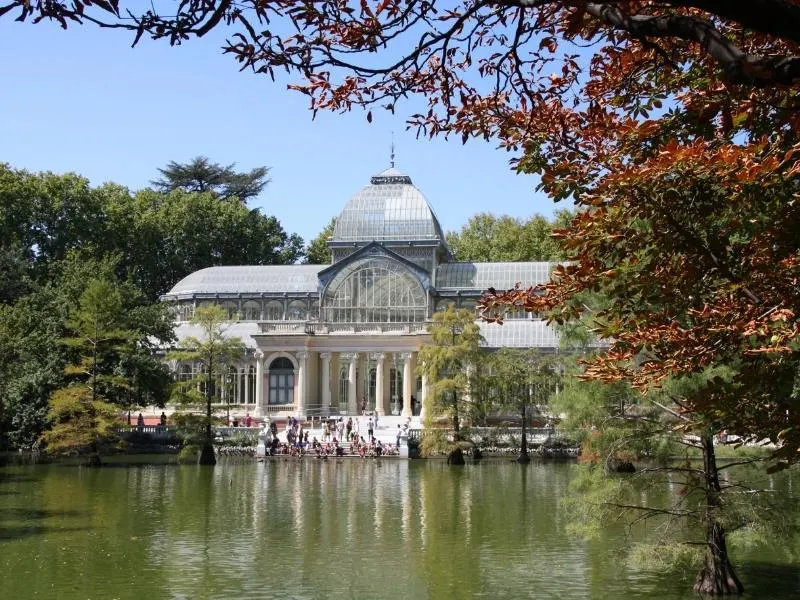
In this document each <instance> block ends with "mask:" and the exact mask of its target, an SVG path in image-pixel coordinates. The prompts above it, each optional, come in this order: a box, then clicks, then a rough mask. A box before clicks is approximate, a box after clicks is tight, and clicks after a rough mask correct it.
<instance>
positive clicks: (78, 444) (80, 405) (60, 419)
mask: <svg viewBox="0 0 800 600" xmlns="http://www.w3.org/2000/svg"><path fill="white" fill-rule="evenodd" d="M48 416H49V418H50V420H51V422H52V425H51V427H50V429H48V430H47V431H45V432H44V434H42V442H43V443H44V445H45V447H46V448H47V451H48V452H49V453H51V454H84V453H88V454H89V455H90V458H91V459H93V460H95V461H99V456H100V451H101V449H102V445H103V444H107V443H109V442H111V441H112V440H114V439H116V434H115V433H114V431H113V428H114V427H118V426H120V425H121V424H122V423H121V420H120V418H119V409H118V407H117V406H115V405H114V404H112V403H110V402H106V401H104V400H102V399H100V397H95V396H93V395H92V391H91V389H89V388H87V387H85V386H81V385H75V386H70V387H65V388H60V389H58V390H56V391H55V392H53V394H52V396H51V397H50V412H49V415H48Z"/></svg>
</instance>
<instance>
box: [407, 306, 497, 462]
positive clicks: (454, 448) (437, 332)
mask: <svg viewBox="0 0 800 600" xmlns="http://www.w3.org/2000/svg"><path fill="white" fill-rule="evenodd" d="M429 332H430V335H431V344H428V345H425V346H423V348H422V349H421V350H420V352H419V366H418V367H417V370H418V372H419V373H421V374H422V375H425V376H427V378H428V381H429V382H431V383H432V386H433V394H431V397H430V398H428V397H426V399H425V401H426V403H428V404H427V406H426V412H427V414H428V415H430V417H435V416H440V415H443V416H446V417H447V418H448V420H449V421H450V427H451V429H452V441H453V443H452V444H449V460H450V461H451V462H455V463H456V464H459V463H460V464H463V461H464V458H463V456H462V451H461V447H460V442H462V441H463V435H462V432H461V421H462V420H464V419H470V418H471V417H472V416H474V414H475V412H476V403H475V400H476V399H475V397H474V396H472V395H471V394H470V388H476V387H478V386H477V385H476V379H477V378H478V377H479V376H480V375H481V369H480V366H481V358H482V353H481V348H480V344H481V334H480V328H479V327H478V324H477V323H476V322H475V313H474V312H473V311H470V310H466V309H463V308H461V309H457V308H455V307H454V306H453V305H452V304H451V305H449V306H448V307H447V310H444V311H440V312H437V313H435V314H434V315H433V321H432V323H431V325H430V327H429ZM430 437H431V439H433V436H430ZM423 441H424V440H423Z"/></svg>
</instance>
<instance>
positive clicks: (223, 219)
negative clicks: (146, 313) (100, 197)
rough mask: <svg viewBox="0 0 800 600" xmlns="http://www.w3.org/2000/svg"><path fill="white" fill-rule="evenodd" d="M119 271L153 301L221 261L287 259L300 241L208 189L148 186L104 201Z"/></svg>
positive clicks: (297, 252) (295, 254) (274, 221)
mask: <svg viewBox="0 0 800 600" xmlns="http://www.w3.org/2000/svg"><path fill="white" fill-rule="evenodd" d="M107 212H108V219H109V222H110V223H111V229H112V231H113V232H114V236H115V237H114V248H115V249H117V250H118V251H119V252H121V254H122V260H121V262H120V270H121V271H122V272H123V273H125V274H126V275H130V277H131V278H132V280H133V281H134V282H135V283H136V285H137V286H138V287H140V288H141V289H142V290H143V291H145V293H146V294H147V295H148V297H149V298H151V299H153V300H155V299H157V298H158V296H159V295H161V294H164V293H166V292H167V291H169V289H170V288H171V287H172V286H173V285H175V283H177V282H178V281H180V280H181V279H182V278H183V277H186V276H187V275H189V274H190V273H192V272H194V271H197V270H199V269H204V268H206V267H213V266H220V265H244V264H249V265H271V264H292V263H294V262H296V261H297V260H298V259H299V258H300V257H301V256H302V255H303V240H302V238H301V237H300V236H298V235H297V234H287V233H286V232H285V231H284V229H283V227H281V224H280V222H279V221H278V220H277V219H276V218H275V217H274V216H269V215H264V214H262V213H261V211H260V210H258V209H253V210H250V209H248V208H247V207H246V206H244V205H243V204H241V203H239V202H219V200H218V199H217V197H216V196H214V195H213V194H211V193H208V192H205V193H187V192H183V191H181V190H177V191H173V192H171V193H169V194H162V193H156V192H153V191H151V190H143V191H140V192H137V193H136V194H135V195H133V196H130V195H129V196H116V197H115V202H114V204H113V205H111V206H108V208H107Z"/></svg>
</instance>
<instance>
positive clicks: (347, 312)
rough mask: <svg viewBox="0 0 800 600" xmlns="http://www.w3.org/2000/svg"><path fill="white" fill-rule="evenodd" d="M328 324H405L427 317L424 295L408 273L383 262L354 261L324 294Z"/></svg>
mask: <svg viewBox="0 0 800 600" xmlns="http://www.w3.org/2000/svg"><path fill="white" fill-rule="evenodd" d="M322 311H323V318H324V320H325V321H327V322H330V323H409V322H420V321H424V320H425V319H426V317H427V294H426V293H425V290H424V289H423V287H422V284H420V282H419V281H418V280H417V279H416V278H415V277H414V275H413V274H412V273H410V272H409V270H408V269H406V268H404V267H403V266H402V265H400V264H398V263H397V262H395V261H393V260H390V259H386V258H366V259H363V260H358V261H354V262H353V263H351V264H349V265H347V266H346V267H345V268H343V269H342V271H341V272H340V273H338V274H337V275H336V277H335V278H334V279H333V280H332V281H331V282H330V284H329V285H328V287H327V288H326V290H325V297H324V299H323V303H322Z"/></svg>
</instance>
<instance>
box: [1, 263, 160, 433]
mask: <svg viewBox="0 0 800 600" xmlns="http://www.w3.org/2000/svg"><path fill="white" fill-rule="evenodd" d="M87 254H91V253H87ZM51 266H52V279H51V280H50V281H48V282H46V283H44V284H43V285H41V286H40V287H38V288H37V289H35V290H34V291H33V292H32V293H30V294H28V295H26V296H23V297H21V298H19V299H18V300H17V302H15V303H14V304H13V305H9V306H3V307H2V308H0V316H1V317H2V318H0V405H2V407H3V409H2V410H0V418H2V419H3V420H4V422H3V428H2V431H3V434H4V435H3V438H5V439H1V438H0V444H2V443H8V444H9V445H10V446H11V447H12V448H30V447H32V446H33V445H35V444H36V443H37V442H38V440H39V439H40V437H41V434H42V432H43V431H44V429H45V428H46V427H47V426H48V418H47V413H48V411H49V398H50V396H51V394H52V393H53V392H54V391H55V390H57V389H60V388H62V387H65V386H66V385H67V383H68V378H67V375H66V374H65V368H66V367H67V366H68V365H75V364H77V363H79V362H80V360H81V359H80V351H79V349H76V348H74V347H69V346H67V345H65V344H62V343H59V342H60V340H63V339H64V338H70V337H75V336H74V333H73V332H72V331H70V330H68V329H67V325H66V324H67V322H68V321H69V320H70V319H71V315H72V313H73V312H74V310H75V307H76V306H78V305H79V303H80V299H81V296H82V295H83V294H84V293H85V291H86V286H87V282H88V281H93V280H99V281H103V282H107V283H108V284H109V285H111V286H112V287H113V288H114V289H115V290H116V291H117V293H119V295H120V298H121V301H122V309H121V312H120V315H119V326H120V327H121V328H123V329H126V330H131V331H134V332H136V338H135V342H136V343H135V344H126V345H123V346H122V347H121V348H119V351H115V352H113V353H112V352H108V353H107V354H106V357H105V359H104V362H103V365H102V368H103V373H104V374H105V375H109V376H110V377H111V379H108V380H107V381H106V382H105V383H104V385H105V386H107V387H106V388H105V390H104V393H105V394H106V395H107V396H108V397H109V398H111V399H113V401H114V402H115V403H116V402H121V403H123V404H124V403H125V402H122V400H123V399H124V398H129V397H130V396H131V394H132V393H133V394H136V395H141V397H142V398H147V399H148V400H152V402H153V403H154V404H161V403H163V401H164V399H165V394H164V389H163V377H164V375H165V367H164V365H163V364H162V363H161V361H160V359H159V357H158V356H156V354H155V348H156V347H158V346H160V345H162V344H167V343H169V342H170V341H171V340H172V339H173V321H172V318H171V315H170V314H169V312H168V308H167V307H166V306H165V305H162V304H148V303H147V301H146V300H145V299H144V298H143V296H142V294H141V292H140V291H139V290H138V289H136V288H135V287H134V286H132V285H131V284H130V283H128V282H120V281H118V280H117V279H116V276H115V272H116V271H117V270H118V266H117V259H115V258H113V257H109V258H106V259H105V260H95V259H94V258H91V257H90V256H86V255H85V254H84V253H81V252H79V251H70V252H68V254H67V257H66V258H65V259H64V260H61V261H57V262H55V263H53V264H52V265H51ZM132 357H136V362H137V365H138V366H139V368H140V369H146V371H147V372H148V373H149V374H150V375H149V376H147V377H143V376H137V375H135V374H134V373H132V372H130V370H129V369H128V366H129V365H130V361H131V360H132ZM156 374H159V375H156ZM118 376H122V377H118ZM159 377H160V378H162V380H161V382H160V383H159V381H158V380H159ZM129 378H130V379H129ZM73 379H74V378H73ZM111 381H115V382H117V385H115V386H113V387H112V386H110V383H111ZM127 386H131V387H127Z"/></svg>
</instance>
